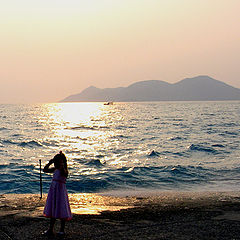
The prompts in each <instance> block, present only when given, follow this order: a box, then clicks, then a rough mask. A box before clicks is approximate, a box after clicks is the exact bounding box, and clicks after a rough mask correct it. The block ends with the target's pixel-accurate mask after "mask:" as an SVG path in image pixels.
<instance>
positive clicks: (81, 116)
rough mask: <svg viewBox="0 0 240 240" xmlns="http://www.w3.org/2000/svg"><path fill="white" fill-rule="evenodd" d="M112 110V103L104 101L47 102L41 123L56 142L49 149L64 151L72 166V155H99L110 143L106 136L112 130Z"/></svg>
mask: <svg viewBox="0 0 240 240" xmlns="http://www.w3.org/2000/svg"><path fill="white" fill-rule="evenodd" d="M112 112H114V106H106V105H104V104H103V103H56V104H46V105H45V119H44V121H42V123H45V124H46V125H48V128H49V129H50V132H51V136H48V138H49V139H50V141H53V142H56V143H57V147H52V148H53V149H54V148H55V149H56V151H58V150H60V149H61V150H62V151H64V152H65V153H67V157H68V159H70V161H69V164H70V165H71V164H73V163H72V162H71V159H72V158H74V157H79V155H81V156H84V153H90V152H91V154H93V155H99V154H101V153H100V151H101V150H102V149H106V148H107V147H108V146H109V145H110V144H111V141H109V139H110V138H111V136H113V135H114V132H113V130H112V128H111V127H110V126H109V124H111V121H110V120H109V119H111V118H110V116H111V113H112ZM46 118H47V120H46ZM116 144H117V143H116ZM59 148H60V149H59Z"/></svg>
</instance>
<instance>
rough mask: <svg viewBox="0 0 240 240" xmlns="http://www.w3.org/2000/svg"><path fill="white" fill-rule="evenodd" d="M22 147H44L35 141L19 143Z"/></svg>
mask: <svg viewBox="0 0 240 240" xmlns="http://www.w3.org/2000/svg"><path fill="white" fill-rule="evenodd" d="M18 145H19V146H20V147H30V148H32V147H43V145H42V144H41V143H39V142H37V141H35V140H32V141H29V142H21V143H18Z"/></svg>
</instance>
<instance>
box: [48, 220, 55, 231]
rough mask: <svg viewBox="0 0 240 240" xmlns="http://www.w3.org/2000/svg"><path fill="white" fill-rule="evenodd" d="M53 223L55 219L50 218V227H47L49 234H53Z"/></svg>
mask: <svg viewBox="0 0 240 240" xmlns="http://www.w3.org/2000/svg"><path fill="white" fill-rule="evenodd" d="M55 222H56V219H55V218H51V219H50V227H49V230H50V231H51V232H53V229H54V225H55Z"/></svg>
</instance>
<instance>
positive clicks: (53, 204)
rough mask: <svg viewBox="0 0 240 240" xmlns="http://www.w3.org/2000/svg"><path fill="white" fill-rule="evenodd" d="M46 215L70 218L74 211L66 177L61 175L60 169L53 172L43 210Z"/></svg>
mask: <svg viewBox="0 0 240 240" xmlns="http://www.w3.org/2000/svg"><path fill="white" fill-rule="evenodd" d="M43 214H44V215H45V216H46V217H50V218H60V219H65V220H70V219H71V218H72V213H71V209H70V205H69V200H68V193H67V188H66V177H64V176H62V175H61V172H60V170H59V169H56V170H55V171H54V173H53V178H52V183H51V185H50V188H49V191H48V196H47V201H46V205H45V208H44V211H43Z"/></svg>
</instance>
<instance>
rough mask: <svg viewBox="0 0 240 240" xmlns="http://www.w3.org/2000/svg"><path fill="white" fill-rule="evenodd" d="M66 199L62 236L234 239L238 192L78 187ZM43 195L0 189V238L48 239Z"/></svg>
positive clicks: (239, 220) (238, 225)
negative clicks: (67, 216) (116, 191)
mask: <svg viewBox="0 0 240 240" xmlns="http://www.w3.org/2000/svg"><path fill="white" fill-rule="evenodd" d="M69 199H70V204H71V209H72V212H73V219H72V220H71V221H69V222H67V223H66V236H65V237H64V239H208V240H209V239H226V240H229V239H232V240H233V239H240V234H239V233H240V192H176V191H175V192H170V191H166V192H156V193H155V194H153V193H151V194H147V193H146V194H138V195H137V196H134V195H125V196H117V195H113V194H112V195H111V194H84V193H81V194H69ZM45 201H46V195H44V196H43V198H42V199H40V197H39V195H37V194H6V195H0V239H1V240H5V239H8V240H10V239H14V240H18V239H19V240H20V239H21V240H27V239H48V238H47V237H45V236H42V234H41V233H42V232H44V231H45V230H46V229H47V228H48V224H49V219H47V218H45V217H43V215H42V211H43V207H44V204H45ZM59 225H60V223H59V222H57V224H56V227H55V230H56V232H57V231H58V228H59ZM51 239H58V237H57V235H56V236H54V237H52V238H51Z"/></svg>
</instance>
